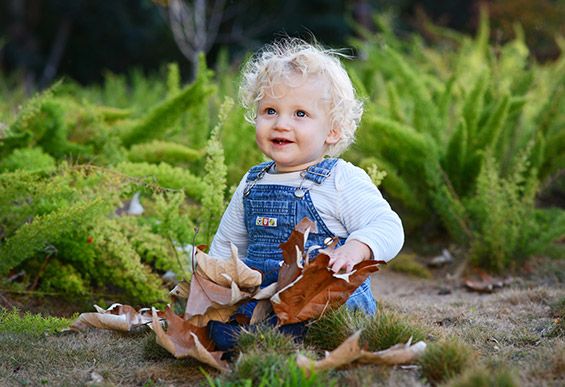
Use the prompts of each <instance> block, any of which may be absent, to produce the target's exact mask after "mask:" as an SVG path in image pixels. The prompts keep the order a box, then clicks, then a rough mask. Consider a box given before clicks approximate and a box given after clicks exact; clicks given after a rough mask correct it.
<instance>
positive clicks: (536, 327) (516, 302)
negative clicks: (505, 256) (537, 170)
mask: <svg viewBox="0 0 565 387" xmlns="http://www.w3.org/2000/svg"><path fill="white" fill-rule="evenodd" d="M561 261H563V260H561ZM561 261H557V262H556V261H547V260H545V261H544V260H541V261H534V262H532V263H531V265H532V267H533V268H534V269H531V268H529V269H527V270H525V271H524V272H521V273H518V274H517V275H514V276H513V277H512V281H507V282H508V283H507V284H506V285H505V286H503V287H502V288H500V289H496V290H495V291H494V292H492V293H484V294H483V293H478V292H474V291H470V290H469V289H467V288H466V287H465V286H463V281H464V279H465V277H464V275H463V274H461V273H462V272H463V271H462V270H460V269H461V267H460V266H457V265H456V264H453V266H452V267H449V266H448V267H444V268H442V269H435V271H433V278H431V279H420V278H415V277H412V276H408V275H406V274H400V273H397V272H394V271H392V270H390V269H389V268H387V269H384V270H382V271H380V272H378V273H376V274H375V276H374V278H373V290H374V293H375V296H376V298H377V300H378V302H379V307H380V308H384V309H388V310H394V311H397V312H399V313H401V314H402V315H403V316H405V318H406V319H407V320H408V321H410V322H412V323H414V324H419V325H421V326H423V327H424V328H425V329H426V330H427V331H428V332H430V335H429V337H428V341H429V342H432V341H434V340H437V339H439V338H441V337H447V336H457V337H458V338H460V339H462V340H463V341H464V342H466V343H467V344H469V345H470V346H471V347H472V348H473V349H474V350H475V351H476V352H477V354H478V356H477V363H481V364H484V365H488V366H491V367H492V366H494V367H497V368H502V367H503V368H506V369H510V370H511V372H513V373H514V374H515V376H516V379H517V380H518V381H519V383H520V384H519V385H523V386H536V387H537V386H563V385H565V339H564V337H563V335H562V334H561V335H557V336H556V335H554V334H552V332H553V328H554V327H555V326H556V317H555V316H554V307H553V305H555V304H556V303H557V302H558V301H560V300H563V299H564V297H565V286H564V283H565V281H564V277H565V262H561ZM0 302H1V305H2V306H4V307H11V306H17V307H19V308H20V309H22V310H31V311H32V312H43V313H45V312H46V311H48V310H50V308H55V309H56V308H57V306H56V305H57V304H58V303H59V304H58V305H59V306H60V305H61V304H60V301H57V300H55V301H53V302H50V301H49V300H48V299H42V300H33V299H27V300H26V299H22V298H21V297H20V298H18V299H16V298H14V297H11V296H10V295H8V294H6V293H4V294H1V297H0ZM51 310H53V309H51ZM59 310H60V311H61V309H59ZM64 310H65V313H62V314H63V315H70V312H71V311H72V310H73V306H72V305H67V306H66V307H65V308H64ZM84 311H91V309H86V310H84V309H83V310H74V312H84ZM51 314H54V313H51ZM58 314H59V315H60V314H61V313H58ZM151 340H152V337H150V335H149V334H147V333H139V334H134V335H131V334H129V335H128V334H119V333H115V332H109V331H100V330H98V331H96V330H92V331H88V332H85V333H80V334H64V335H49V336H46V337H36V338H26V337H22V336H18V335H11V334H2V335H0V385H2V386H4V385H7V386H19V385H22V384H27V385H37V384H54V385H61V384H62V385H67V384H69V385H85V384H102V385H196V384H201V383H204V384H205V381H204V380H203V377H202V373H201V371H200V370H201V368H200V365H199V364H197V363H196V362H195V361H192V360H187V359H185V360H176V359H173V358H171V357H170V356H168V355H167V354H163V353H162V352H161V351H160V348H159V347H157V346H156V344H154V342H153V341H151ZM204 369H205V370H206V371H207V372H209V373H210V374H211V375H214V374H215V372H214V371H213V370H210V369H208V368H206V367H204ZM347 373H350V375H351V382H350V383H349V382H348V385H350V387H353V386H365V385H378V386H419V385H424V386H425V385H427V384H426V383H425V382H423V381H422V380H421V377H420V374H419V371H418V369H417V367H407V368H406V367H397V368H394V369H391V370H390V371H387V373H386V375H387V377H386V379H383V378H382V370H381V371H379V373H377V372H376V371H375V373H374V375H373V376H372V375H371V373H372V371H371V369H370V368H363V369H358V370H350V371H345V374H344V375H345V380H347V375H348V374H347ZM344 375H342V376H344ZM360 375H361V376H360Z"/></svg>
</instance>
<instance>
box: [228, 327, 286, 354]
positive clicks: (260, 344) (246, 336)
mask: <svg viewBox="0 0 565 387" xmlns="http://www.w3.org/2000/svg"><path fill="white" fill-rule="evenodd" d="M237 348H238V350H239V351H240V352H244V353H245V352H252V351H258V352H261V351H266V352H268V351H274V352H278V353H282V354H289V353H292V352H294V351H295V349H296V344H295V343H294V339H293V338H292V337H291V336H289V335H285V334H283V333H281V332H280V331H279V330H278V329H277V328H275V327H271V326H268V325H258V326H256V327H255V329H254V330H253V331H249V330H243V331H242V332H241V333H240V334H239V336H238V338H237Z"/></svg>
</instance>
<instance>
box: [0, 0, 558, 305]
mask: <svg viewBox="0 0 565 387" xmlns="http://www.w3.org/2000/svg"><path fill="white" fill-rule="evenodd" d="M444 3H445V4H444ZM203 4H204V5H207V7H204V8H202V5H203ZM214 4H216V6H217V7H219V8H217V9H216V10H214V7H213V5H214ZM537 4H538V5H539V7H528V6H526V5H524V7H522V8H520V9H515V8H514V6H513V3H510V2H505V1H494V2H491V3H488V4H487V5H488V6H487V7H483V8H479V7H478V4H477V3H475V2H463V1H453V2H426V1H422V2H410V1H398V2H390V3H388V2H382V1H381V2H366V1H350V2H335V1H334V2H330V1H321V0H319V1H312V2H298V1H288V2H285V7H284V8H282V7H280V4H279V3H278V2H269V1H266V2H262V3H261V7H257V6H254V3H253V2H250V1H249V2H246V1H240V2H227V1H218V2H216V3H213V2H207V1H205V0H198V1H194V2H181V0H169V1H165V0H161V1H119V2H110V1H86V0H85V1H65V0H60V1H54V0H52V1H46V0H45V1H31V0H30V1H4V2H2V3H1V6H2V7H4V8H3V9H2V10H1V11H2V12H1V13H0V18H1V21H2V25H1V26H2V28H3V30H2V31H1V33H2V38H1V40H0V47H2V51H1V56H0V63H1V66H2V67H1V68H0V257H1V259H0V285H1V286H2V288H4V287H9V288H11V289H15V290H17V291H25V292H30V291H31V292H37V291H42V292H53V293H55V294H59V295H66V296H76V295H85V294H92V292H96V293H97V294H105V295H109V294H110V295H111V296H112V299H113V300H114V301H120V300H121V301H124V302H128V303H132V304H133V303H139V304H147V303H155V302H161V301H162V302H165V301H166V299H167V293H166V288H167V286H169V285H170V281H171V279H172V280H173V282H174V277H176V279H180V278H183V277H184V278H187V277H190V268H191V267H190V263H189V262H190V260H189V256H190V249H191V246H192V245H195V244H201V243H204V244H207V243H210V241H211V238H212V236H213V234H214V232H215V230H216V227H217V225H218V222H219V220H220V217H221V215H222V213H223V210H224V208H225V206H226V203H227V201H228V200H229V198H230V197H231V194H230V193H231V191H232V190H233V189H234V186H235V185H236V184H237V183H238V182H239V179H240V178H241V176H242V174H243V173H244V171H246V170H247V169H248V168H249V167H250V166H252V165H254V164H256V163H258V162H260V161H262V160H263V156H262V155H261V154H260V152H259V151H258V150H257V147H256V145H255V141H254V128H253V127H252V125H250V124H249V123H247V122H245V120H244V118H243V112H242V109H241V108H240V107H239V106H238V104H237V103H236V102H235V101H236V98H237V84H238V77H239V75H238V67H239V63H240V61H241V59H242V58H243V57H244V56H245V55H247V53H248V52H249V50H251V49H255V48H257V47H258V46H259V45H261V44H262V42H263V41H269V40H272V38H273V36H276V34H281V33H284V32H286V33H288V34H289V35H299V36H300V35H301V36H305V37H308V36H309V35H310V36H311V35H314V36H316V37H317V38H318V39H319V41H321V42H323V43H326V44H331V45H335V46H336V47H351V48H352V52H353V53H355V54H356V56H357V57H356V59H355V60H350V61H345V63H344V64H345V65H346V67H347V70H348V72H349V74H350V76H351V78H352V80H353V82H354V84H355V87H356V89H357V91H358V93H359V95H360V96H361V97H362V98H363V99H364V101H365V113H364V116H363V120H362V122H361V125H360V128H359V131H358V134H357V142H356V144H354V145H353V146H352V148H351V149H350V150H349V151H348V152H346V154H344V158H346V159H348V160H351V161H353V162H355V163H356V164H358V165H360V166H361V167H362V168H365V169H366V170H367V171H371V174H372V175H373V176H375V179H377V180H379V181H381V180H382V183H381V186H380V187H381V189H382V191H383V194H384V195H385V197H386V198H387V199H388V200H390V202H391V204H392V206H393V207H394V208H395V210H397V211H398V212H399V213H400V214H401V217H402V219H403V223H404V225H405V229H406V234H407V240H408V243H407V245H408V247H409V248H411V249H414V250H416V251H417V252H419V253H421V254H430V253H433V252H437V251H439V250H440V249H441V248H444V247H446V246H456V250H457V251H458V252H460V254H461V256H463V257H464V258H465V259H467V260H468V261H469V262H470V263H471V264H472V265H473V266H474V267H480V268H482V269H485V270H488V271H491V272H501V271H505V270H509V269H516V268H519V267H520V266H521V265H522V264H523V263H524V262H526V260H527V259H528V258H529V257H531V256H533V255H536V254H538V255H539V254H543V255H546V256H550V257H556V258H562V257H564V256H565V251H564V250H565V249H564V244H563V241H564V236H565V210H564V207H565V203H564V202H563V198H564V197H565V195H564V192H565V132H564V131H563V127H564V126H565V125H564V124H565V117H564V115H563V113H562V112H563V111H565V106H564V105H565V95H564V88H563V85H564V84H565V57H564V56H563V55H562V51H563V49H565V41H564V40H563V31H562V30H560V28H562V26H560V25H558V24H559V23H557V18H556V17H555V15H559V13H560V12H561V14H562V12H563V8H562V6H561V5H560V4H559V3H558V2H550V1H540V2H537ZM455 5H457V6H455ZM505 7H507V8H505ZM504 9H508V12H507V11H503V10H504ZM540 10H541V11H543V12H546V13H547V15H545V16H543V17H542V16H540V14H539V12H541V11H540ZM518 11H523V12H524V13H525V14H527V15H528V16H527V17H526V16H524V15H522V16H520V17H518V16H516V17H515V19H508V17H509V15H510V14H511V13H512V12H518ZM488 12H493V13H494V15H497V16H496V17H494V18H491V17H489V15H488ZM518 13H519V12H518ZM198 15H200V16H198ZM213 15H216V16H217V15H221V16H222V17H221V18H220V19H215V21H214V19H213V18H212V16H213ZM314 15H315V16H316V17H314ZM197 16H198V17H197ZM522 17H525V19H523V20H524V23H523V24H522V23H518V21H520V20H522V19H521V18H522ZM175 18H176V19H175ZM191 18H192V19H191ZM191 20H192V21H191ZM198 20H199V21H198ZM313 20H315V21H313ZM510 20H511V21H512V23H510ZM540 20H543V21H544V23H542V24H540V23H541V22H540ZM197 21H198V22H197ZM175 23H176V24H175ZM552 23H555V25H553V24H552ZM510 25H511V26H512V29H511V30H508V31H506V30H505V28H510V27H509V26H510ZM180 27H182V28H180ZM455 28H457V29H455ZM171 31H173V32H171ZM187 31H189V32H191V33H187ZM198 31H199V32H198ZM505 31H506V32H505ZM197 32H198V33H197ZM531 34H533V35H534V36H535V40H530V39H531V38H530V35H531ZM196 38H198V39H196ZM140 48H142V49H141V50H139V49H140ZM56 79H58V81H54V80H56ZM385 173H386V175H384V174H385ZM383 176H384V178H383ZM138 201H139V202H138Z"/></svg>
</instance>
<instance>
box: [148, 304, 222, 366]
mask: <svg viewBox="0 0 565 387" xmlns="http://www.w3.org/2000/svg"><path fill="white" fill-rule="evenodd" d="M165 319H166V321H167V331H166V332H165V331H164V329H163V327H162V326H161V324H160V323H159V321H158V317H157V313H154V314H153V324H152V328H153V330H154V331H155V335H156V337H157V344H159V345H160V346H162V347H163V348H165V349H166V350H167V351H169V352H170V353H171V354H172V355H173V356H174V357H176V358H177V359H180V358H185V357H189V356H190V357H192V358H194V359H196V360H199V361H201V362H202V363H204V364H208V365H209V366H211V367H214V368H216V369H218V370H220V371H226V370H228V365H227V363H226V362H225V361H223V360H221V357H222V352H210V351H208V349H206V348H207V347H208V348H212V345H213V344H212V343H211V342H210V339H209V338H208V333H207V329H206V328H203V327H196V326H194V325H192V324H191V323H190V322H188V321H186V320H184V319H182V318H181V317H179V316H177V315H175V314H174V313H173V312H172V310H171V308H170V307H168V308H167V310H166V311H165Z"/></svg>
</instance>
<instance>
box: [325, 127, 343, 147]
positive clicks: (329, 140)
mask: <svg viewBox="0 0 565 387" xmlns="http://www.w3.org/2000/svg"><path fill="white" fill-rule="evenodd" d="M340 139H341V130H340V129H336V128H334V129H331V130H330V132H329V133H328V136H327V137H326V144H328V145H333V144H335V143H337V142H338V141H339V140H340Z"/></svg>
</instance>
